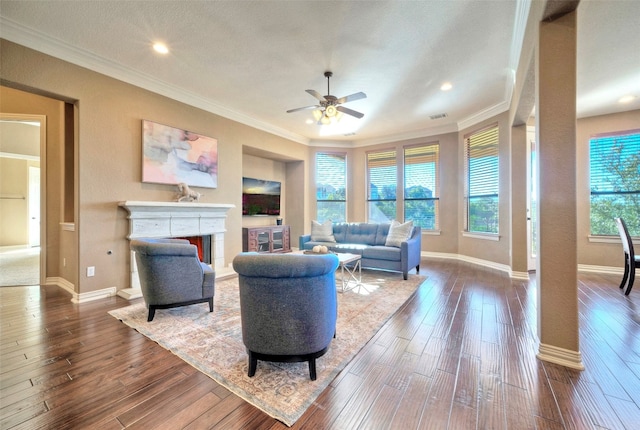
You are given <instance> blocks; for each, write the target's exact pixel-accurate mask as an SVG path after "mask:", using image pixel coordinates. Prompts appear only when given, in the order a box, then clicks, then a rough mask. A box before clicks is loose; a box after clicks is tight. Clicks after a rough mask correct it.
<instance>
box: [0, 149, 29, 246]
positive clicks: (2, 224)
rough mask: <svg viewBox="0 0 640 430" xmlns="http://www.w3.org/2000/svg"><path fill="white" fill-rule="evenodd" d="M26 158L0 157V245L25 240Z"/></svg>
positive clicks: (27, 237)
mask: <svg viewBox="0 0 640 430" xmlns="http://www.w3.org/2000/svg"><path fill="white" fill-rule="evenodd" d="M28 195H29V161H27V160H19V159H17V158H7V157H0V197H1V199H0V246H16V245H27V244H28V243H29V217H28V215H29V214H28V210H29V204H28V203H29V199H28Z"/></svg>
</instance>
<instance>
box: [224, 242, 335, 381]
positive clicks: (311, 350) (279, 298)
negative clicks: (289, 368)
mask: <svg viewBox="0 0 640 430" xmlns="http://www.w3.org/2000/svg"><path fill="white" fill-rule="evenodd" d="M337 267H338V257H337V256H336V255H334V254H325V255H303V254H295V255H294V254H257V253H242V254H239V255H237V256H236V257H235V259H234V260H233V268H234V270H235V271H236V272H238V283H239V287H240V314H241V321H242V341H243V342H244V344H245V346H246V347H247V352H248V354H249V372H248V374H249V376H250V377H251V376H253V375H255V372H256V367H257V364H258V360H263V361H276V362H296V361H308V362H309V375H310V378H311V380H315V379H316V358H318V357H321V356H322V355H323V354H324V353H325V352H327V350H328V348H329V344H330V343H331V339H333V337H334V336H335V330H336V319H337V296H336V280H335V271H336V269H337Z"/></svg>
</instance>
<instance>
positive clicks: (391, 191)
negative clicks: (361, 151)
mask: <svg viewBox="0 0 640 430" xmlns="http://www.w3.org/2000/svg"><path fill="white" fill-rule="evenodd" d="M397 184H398V165H397V161H396V151H395V150H385V151H375V152H369V153H367V214H368V218H367V219H368V220H369V222H390V221H391V220H394V219H396V189H397V186H398V185H397Z"/></svg>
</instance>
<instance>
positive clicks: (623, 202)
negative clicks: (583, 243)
mask: <svg viewBox="0 0 640 430" xmlns="http://www.w3.org/2000/svg"><path fill="white" fill-rule="evenodd" d="M589 167H590V175H589V176H590V188H591V205H590V206H591V211H590V221H591V234H592V235H607V236H617V235H618V229H617V228H616V224H615V221H614V218H617V217H620V218H622V219H624V220H625V223H626V224H627V228H628V229H629V234H630V235H631V236H635V237H640V130H629V131H621V132H616V133H608V134H600V135H595V136H592V137H591V139H590V140H589Z"/></svg>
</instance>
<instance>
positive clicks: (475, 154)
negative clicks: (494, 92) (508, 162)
mask: <svg viewBox="0 0 640 430" xmlns="http://www.w3.org/2000/svg"><path fill="white" fill-rule="evenodd" d="M464 143H465V152H464V155H465V160H464V161H465V176H466V182H465V199H466V206H467V210H466V212H465V227H466V230H467V231H468V232H473V233H496V234H497V233H498V203H499V200H498V191H499V171H498V167H499V158H498V126H497V125H494V126H491V127H490V128H486V129H483V130H480V131H477V132H475V133H473V134H471V135H469V136H467V137H465V139H464Z"/></svg>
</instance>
